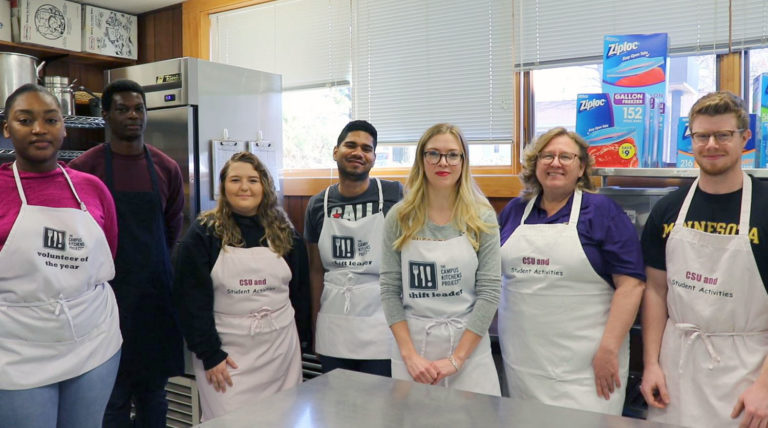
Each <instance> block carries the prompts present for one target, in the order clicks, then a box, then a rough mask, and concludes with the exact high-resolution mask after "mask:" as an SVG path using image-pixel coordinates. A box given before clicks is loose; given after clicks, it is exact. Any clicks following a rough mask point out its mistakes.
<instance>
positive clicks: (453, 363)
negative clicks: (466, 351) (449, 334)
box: [448, 355, 459, 371]
mask: <svg viewBox="0 0 768 428" xmlns="http://www.w3.org/2000/svg"><path fill="white" fill-rule="evenodd" d="M448 362H449V363H451V365H452V366H453V368H454V369H456V371H459V365H458V364H456V359H455V358H453V355H450V356H448Z"/></svg>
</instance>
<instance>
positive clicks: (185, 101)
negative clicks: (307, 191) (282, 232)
mask: <svg viewBox="0 0 768 428" xmlns="http://www.w3.org/2000/svg"><path fill="white" fill-rule="evenodd" d="M118 79H130V80H133V81H136V82H137V83H138V84H139V85H141V86H142V88H143V89H144V91H145V92H146V101H147V109H148V121H147V131H146V133H145V141H146V142H147V143H149V144H151V145H153V146H155V147H157V148H159V149H160V150H162V151H163V152H165V153H166V154H167V155H169V156H171V157H172V158H173V159H174V160H176V161H177V162H178V164H179V167H181V172H182V176H183V177H184V181H185V183H184V185H185V189H184V192H185V198H186V201H185V202H186V204H185V215H184V220H185V226H188V225H189V223H190V221H191V220H194V218H195V217H196V216H197V214H198V213H199V212H200V211H201V210H207V209H210V208H213V207H214V206H215V199H216V196H217V193H218V191H217V189H216V186H217V185H218V172H219V169H220V166H221V165H223V163H224V162H225V161H226V159H228V156H230V155H231V154H232V153H234V152H236V151H239V150H249V151H252V152H253V153H255V154H256V155H257V156H259V158H260V159H261V160H262V161H264V162H265V164H266V165H267V167H268V168H269V170H270V173H271V174H272V175H273V178H274V180H275V182H276V183H278V186H279V184H280V181H279V171H280V170H281V168H282V96H281V91H282V80H281V77H280V76H279V75H277V74H272V73H266V72H262V71H256V70H251V69H247V68H242V67H235V66H231V65H226V64H218V63H214V62H210V61H204V60H201V59H197V58H177V59H171V60H166V61H159V62H154V63H149V64H141V65H134V66H129V67H123V68H117V69H114V70H108V71H106V72H105V80H106V81H107V82H112V81H115V80H118Z"/></svg>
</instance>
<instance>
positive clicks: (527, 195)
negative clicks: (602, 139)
mask: <svg viewBox="0 0 768 428" xmlns="http://www.w3.org/2000/svg"><path fill="white" fill-rule="evenodd" d="M562 135H565V136H566V137H568V138H570V139H571V140H573V142H574V143H576V145H577V146H579V160H580V161H581V163H582V164H583V165H584V173H582V174H581V177H579V179H578V180H577V181H576V187H577V188H579V189H581V190H585V191H588V192H594V191H595V184H594V183H592V180H591V179H590V178H589V176H590V174H591V173H592V165H594V164H595V160H594V159H592V156H590V155H589V152H588V151H587V148H588V147H589V143H587V141H586V140H584V138H582V137H581V135H579V134H577V133H575V132H572V131H569V130H567V129H565V128H563V127H557V128H552V129H550V130H549V131H547V132H545V133H544V134H542V135H541V136H540V137H539V138H538V139H537V140H536V142H535V143H533V144H530V145H529V146H528V147H527V148H526V149H525V153H524V154H523V172H521V173H520V180H521V181H522V182H523V186H524V189H523V192H522V194H521V196H522V197H523V199H531V198H532V197H534V196H536V195H538V194H539V193H541V190H542V188H541V183H540V182H539V179H538V178H537V177H536V162H538V160H539V153H541V152H542V150H544V148H545V147H547V144H549V143H550V142H551V141H552V140H554V139H555V138H557V137H560V136H562Z"/></svg>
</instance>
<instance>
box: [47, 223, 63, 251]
mask: <svg viewBox="0 0 768 428" xmlns="http://www.w3.org/2000/svg"><path fill="white" fill-rule="evenodd" d="M66 239H67V232H65V231H63V230H56V229H51V228H50V227H44V228H43V248H48V249H51V250H59V251H64V250H66V249H67V245H66V242H67V241H66Z"/></svg>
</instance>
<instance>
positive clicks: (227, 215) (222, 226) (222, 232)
mask: <svg viewBox="0 0 768 428" xmlns="http://www.w3.org/2000/svg"><path fill="white" fill-rule="evenodd" d="M235 162H243V163H247V164H249V165H251V166H252V167H253V169H254V170H256V172H257V173H258V174H259V180H260V181H261V186H262V189H263V195H262V198H261V203H259V206H258V208H257V211H256V215H257V216H258V219H259V223H261V225H262V226H263V227H264V237H263V238H262V242H264V240H266V243H267V244H268V245H269V248H271V249H272V251H274V252H275V253H277V254H278V255H280V256H281V257H282V256H285V255H286V254H287V253H288V252H289V251H290V250H291V248H292V247H293V225H292V224H291V221H290V220H289V219H288V216H287V215H286V214H285V212H284V211H283V210H282V209H281V208H280V207H279V206H278V205H277V193H276V192H275V185H274V182H273V181H272V176H271V175H270V174H269V171H268V170H267V168H266V167H265V166H264V164H263V163H262V162H261V161H260V160H259V158H257V157H256V156H255V155H253V154H252V153H248V152H240V153H235V154H234V155H232V157H231V158H230V159H229V160H228V161H227V163H225V164H224V167H223V168H221V172H220V173H219V200H218V201H217V203H216V208H214V209H212V210H208V211H205V212H202V213H200V215H199V216H198V217H197V219H198V221H199V222H200V224H202V225H203V226H206V227H210V228H211V229H213V233H214V235H215V236H216V237H217V238H219V239H221V247H222V249H225V247H226V246H233V247H242V246H243V245H245V240H244V239H243V235H242V232H241V231H240V227H238V226H237V223H235V219H234V217H233V216H232V207H231V206H230V204H229V201H228V200H227V197H226V193H225V191H224V184H225V182H226V180H227V174H228V173H229V168H230V166H231V165H232V164H233V163H235Z"/></svg>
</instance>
